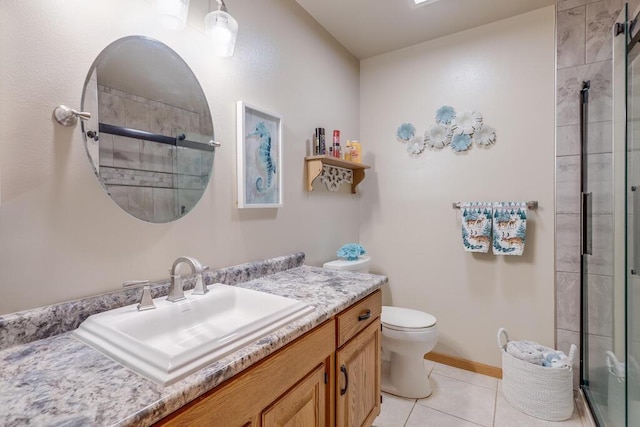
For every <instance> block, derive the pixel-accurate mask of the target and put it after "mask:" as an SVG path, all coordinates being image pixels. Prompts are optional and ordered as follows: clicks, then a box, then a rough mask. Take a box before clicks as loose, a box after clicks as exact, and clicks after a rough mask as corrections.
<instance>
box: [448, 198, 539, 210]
mask: <svg viewBox="0 0 640 427" xmlns="http://www.w3.org/2000/svg"><path fill="white" fill-rule="evenodd" d="M460 203H461V202H453V208H454V209H460ZM527 208H529V209H538V201H537V200H530V201H528V202H527Z"/></svg>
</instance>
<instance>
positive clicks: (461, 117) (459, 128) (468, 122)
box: [451, 111, 482, 135]
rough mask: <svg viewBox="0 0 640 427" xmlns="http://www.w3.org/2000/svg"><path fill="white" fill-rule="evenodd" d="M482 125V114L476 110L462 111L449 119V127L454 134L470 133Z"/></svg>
mask: <svg viewBox="0 0 640 427" xmlns="http://www.w3.org/2000/svg"><path fill="white" fill-rule="evenodd" d="M481 125H482V115H481V114H480V113H478V112H477V111H463V112H462V113H460V114H458V115H456V117H455V118H453V120H451V128H452V129H453V133H455V134H456V135H461V134H465V135H470V134H472V133H473V131H474V130H475V129H477V128H479V127H480V126H481Z"/></svg>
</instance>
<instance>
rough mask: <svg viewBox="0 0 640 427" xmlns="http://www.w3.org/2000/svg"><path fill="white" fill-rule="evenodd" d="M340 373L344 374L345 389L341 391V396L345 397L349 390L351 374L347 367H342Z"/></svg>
mask: <svg viewBox="0 0 640 427" xmlns="http://www.w3.org/2000/svg"><path fill="white" fill-rule="evenodd" d="M340 372H342V373H343V374H344V388H341V389H340V396H344V395H345V394H346V393H347V389H348V388H349V374H348V373H347V367H346V366H345V365H342V366H340Z"/></svg>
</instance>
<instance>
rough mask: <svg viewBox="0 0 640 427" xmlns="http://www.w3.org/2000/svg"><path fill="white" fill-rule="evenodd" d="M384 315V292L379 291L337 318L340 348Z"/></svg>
mask: <svg viewBox="0 0 640 427" xmlns="http://www.w3.org/2000/svg"><path fill="white" fill-rule="evenodd" d="M381 313H382V292H381V291H380V290H379V289H378V290H377V291H375V292H374V293H372V294H371V295H369V296H368V297H366V298H365V299H363V300H362V301H360V302H358V303H356V304H354V305H353V306H351V307H350V308H348V309H347V310H345V311H343V312H342V313H340V314H338V316H336V318H337V320H338V321H337V328H338V335H337V339H338V347H340V346H342V344H344V343H345V342H347V341H349V340H350V339H351V338H352V337H353V336H355V335H356V334H357V333H358V332H360V331H361V330H363V329H364V328H366V327H367V326H368V325H369V324H370V323H371V322H373V321H374V320H375V319H376V318H378V317H380V314H381Z"/></svg>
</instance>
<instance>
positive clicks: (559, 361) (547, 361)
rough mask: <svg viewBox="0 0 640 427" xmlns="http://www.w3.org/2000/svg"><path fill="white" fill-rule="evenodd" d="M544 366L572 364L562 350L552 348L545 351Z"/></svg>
mask: <svg viewBox="0 0 640 427" xmlns="http://www.w3.org/2000/svg"><path fill="white" fill-rule="evenodd" d="M543 355H544V357H543V359H542V366H547V367H550V368H568V367H569V366H571V363H570V362H569V358H568V357H567V355H566V354H564V352H562V351H560V350H551V351H545V352H543Z"/></svg>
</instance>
